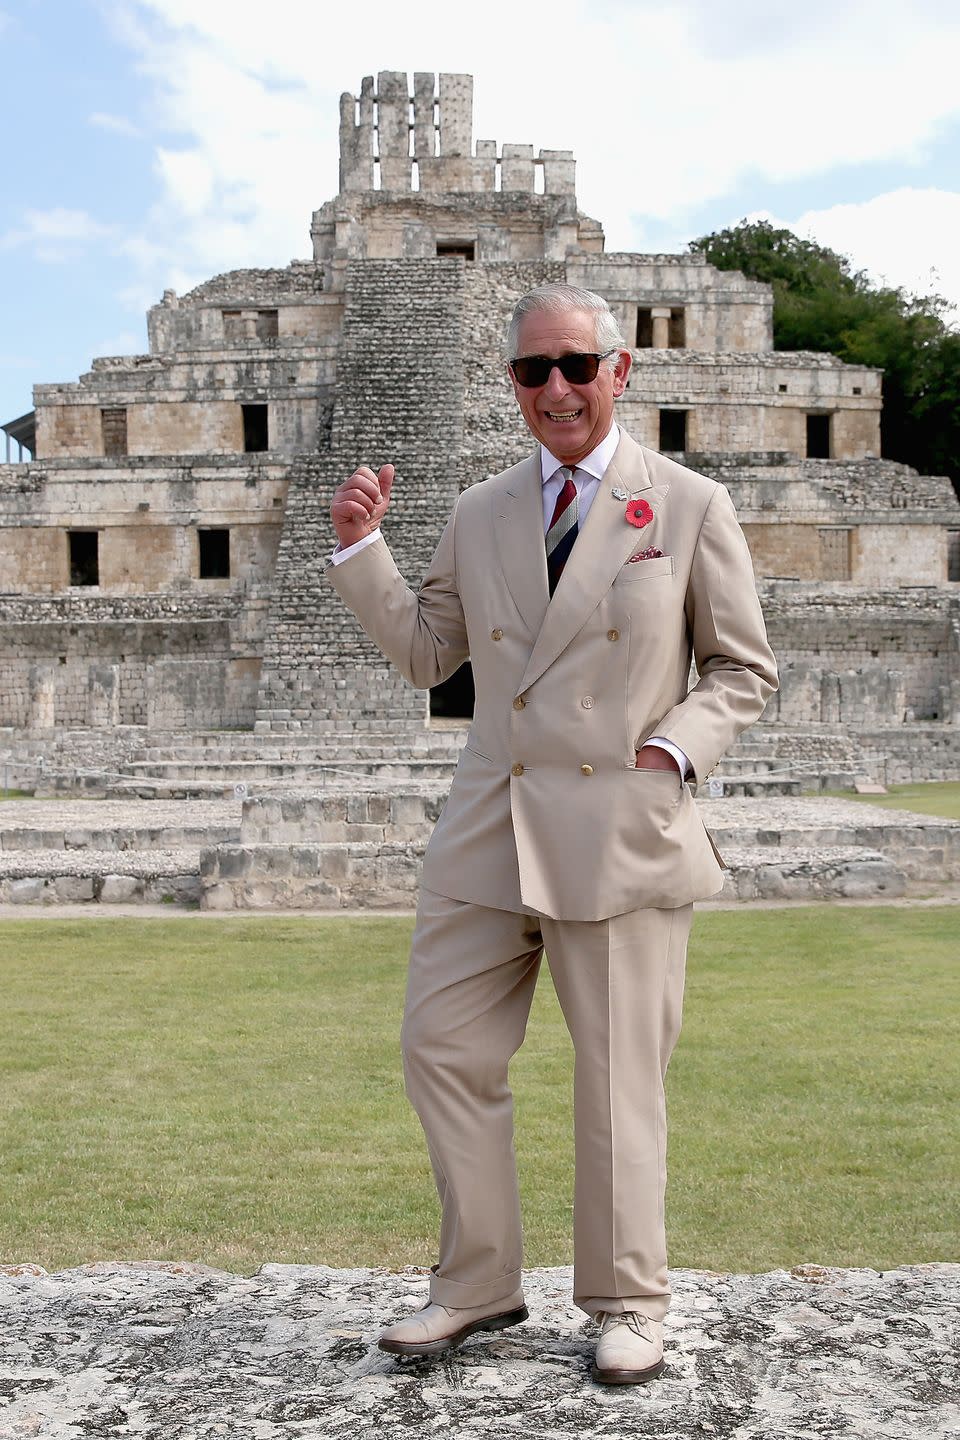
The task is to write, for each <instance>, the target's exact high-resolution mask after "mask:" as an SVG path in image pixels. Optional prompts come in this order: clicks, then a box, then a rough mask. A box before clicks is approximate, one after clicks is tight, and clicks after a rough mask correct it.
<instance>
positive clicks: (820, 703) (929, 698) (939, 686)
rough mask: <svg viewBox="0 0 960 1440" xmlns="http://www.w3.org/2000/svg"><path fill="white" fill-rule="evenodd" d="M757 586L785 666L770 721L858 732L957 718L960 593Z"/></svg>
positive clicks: (959, 717)
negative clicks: (840, 728) (898, 723)
mask: <svg viewBox="0 0 960 1440" xmlns="http://www.w3.org/2000/svg"><path fill="white" fill-rule="evenodd" d="M760 594H761V600H762V603H763V610H764V615H765V616H766V621H767V629H768V633H769V636H770V642H771V644H772V645H773V648H774V650H775V652H776V653H777V655H778V657H779V660H780V667H781V676H780V680H781V688H780V692H779V694H778V695H775V696H774V697H773V698H772V699H771V701H770V703H769V704H768V706H767V710H766V712H765V716H764V718H765V719H766V720H768V721H776V720H779V721H781V722H783V723H785V724H789V725H805V724H829V725H836V726H842V727H844V728H846V729H849V730H851V731H856V732H858V731H860V730H863V729H869V728H876V727H879V726H882V725H884V724H890V723H897V722H898V721H899V722H903V721H930V720H936V721H939V722H941V723H945V724H956V723H957V721H958V720H960V644H958V640H960V595H957V594H953V593H951V591H950V590H949V589H947V588H946V587H941V588H938V587H934V586H917V587H915V588H912V589H909V588H906V587H904V588H902V589H896V590H894V589H890V590H867V589H862V588H857V589H849V588H848V589H845V588H844V587H843V586H841V585H824V586H822V587H817V586H815V585H811V584H802V583H796V584H791V583H790V582H788V581H779V582H778V581H768V582H765V583H761V585H760Z"/></svg>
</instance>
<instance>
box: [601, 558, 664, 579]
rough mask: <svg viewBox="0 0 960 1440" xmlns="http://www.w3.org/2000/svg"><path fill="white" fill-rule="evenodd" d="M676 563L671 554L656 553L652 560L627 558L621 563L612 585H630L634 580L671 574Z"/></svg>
mask: <svg viewBox="0 0 960 1440" xmlns="http://www.w3.org/2000/svg"><path fill="white" fill-rule="evenodd" d="M675 572H676V565H675V564H674V559H673V556H672V555H658V556H657V557H656V559H654V560H628V561H627V563H626V564H625V565H621V566H620V569H619V570H618V571H617V574H616V577H615V579H614V582H613V583H614V585H632V584H633V582H634V581H635V580H655V579H656V578H657V576H658V575H673V574H674V573H675Z"/></svg>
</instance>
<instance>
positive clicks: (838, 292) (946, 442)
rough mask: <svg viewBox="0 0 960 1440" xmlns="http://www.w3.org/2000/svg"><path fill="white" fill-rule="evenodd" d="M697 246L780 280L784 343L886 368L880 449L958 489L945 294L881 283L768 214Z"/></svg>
mask: <svg viewBox="0 0 960 1440" xmlns="http://www.w3.org/2000/svg"><path fill="white" fill-rule="evenodd" d="M690 249H691V250H693V251H697V252H699V253H700V254H702V255H704V256H705V257H706V259H707V260H709V261H710V263H711V264H712V265H716V266H717V268H718V269H720V270H742V271H743V273H744V274H745V275H749V276H750V277H751V278H752V279H754V280H764V281H766V282H767V284H769V285H772V286H773V343H774V347H775V349H777V350H817V351H821V352H828V353H830V354H833V355H837V356H839V358H840V359H841V360H846V361H847V362H848V363H850V364H854V365H875V366H878V367H880V368H881V369H882V370H883V415H882V419H881V443H882V450H883V454H884V455H885V456H886V457H887V458H888V459H891V460H902V461H904V462H905V463H906V464H908V465H913V466H915V467H916V468H917V469H918V470H919V471H921V472H922V473H923V474H925V475H949V476H950V478H951V479H952V481H953V483H954V486H955V488H956V489H957V493H958V494H960V334H958V333H957V332H956V331H954V330H951V329H950V328H949V327H948V325H947V323H946V319H945V317H946V314H947V311H948V309H949V307H948V305H947V302H946V301H945V300H944V299H942V298H941V297H940V296H938V295H925V296H915V295H908V294H907V293H906V292H905V291H904V290H899V289H898V290H893V289H890V288H889V287H886V286H882V285H874V284H873V283H872V282H871V281H870V280H869V279H868V278H867V276H866V274H865V273H864V272H863V271H862V270H853V269H852V267H851V264H850V261H849V260H848V259H847V258H846V256H844V255H838V254H837V253H836V252H835V251H834V250H828V249H827V248H826V247H825V246H823V245H818V244H817V243H816V242H815V241H813V240H801V239H800V238H799V236H797V235H794V234H793V233H792V231H790V230H778V229H776V228H775V227H774V226H772V225H771V224H770V223H769V222H768V221H766V220H759V221H755V222H752V223H751V222H748V221H746V220H743V221H741V223H740V224H739V225H735V226H733V227H731V228H730V229H728V230H718V231H717V232H716V233H715V234H712V235H703V236H701V237H700V239H699V240H693V241H691V243H690Z"/></svg>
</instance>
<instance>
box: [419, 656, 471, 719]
mask: <svg viewBox="0 0 960 1440" xmlns="http://www.w3.org/2000/svg"><path fill="white" fill-rule="evenodd" d="M475 698H476V697H475V693H474V688H473V667H472V666H471V664H470V661H469V660H465V661H464V663H463V664H462V665H461V666H460V669H459V670H456V671H454V673H453V674H452V675H451V676H450V677H449V679H447V680H444V681H442V682H441V683H440V684H439V685H434V687H433V689H432V690H431V691H430V718H431V719H432V720H472V719H473V706H474V701H475Z"/></svg>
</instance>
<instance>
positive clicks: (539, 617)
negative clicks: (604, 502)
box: [494, 447, 577, 635]
mask: <svg viewBox="0 0 960 1440" xmlns="http://www.w3.org/2000/svg"><path fill="white" fill-rule="evenodd" d="M494 533H495V536H496V542H497V551H498V554H499V558H500V565H501V568H502V570H503V575H504V579H505V580H506V583H507V588H508V590H509V591H510V594H511V595H512V596H513V599H514V603H515V604H516V607H517V609H518V610H519V612H520V615H521V617H522V618H523V623H524V624H525V625H526V627H527V629H528V630H529V631H530V634H531V635H537V634H538V633H539V631H540V629H541V626H542V625H543V617H544V615H545V614H546V612H547V606H548V604H549V601H550V591H549V588H548V585H547V556H546V550H545V548H544V544H543V488H542V481H541V475H540V450H539V447H538V448H537V450H536V451H535V452H534V454H533V455H532V456H530V458H529V459H528V460H524V461H522V462H521V464H519V465H517V466H515V467H514V469H513V471H512V473H511V475H510V477H509V480H508V482H507V485H506V488H505V489H503V490H502V491H501V492H500V494H499V495H498V496H497V497H496V503H495V506H494ZM573 548H574V550H576V548H577V547H576V545H575V546H574V547H573Z"/></svg>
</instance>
